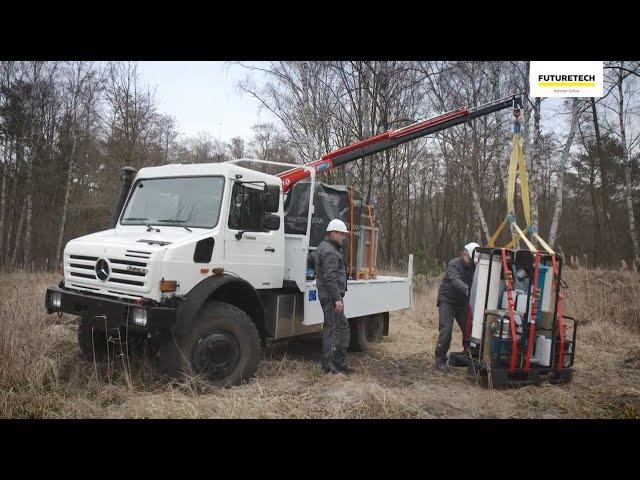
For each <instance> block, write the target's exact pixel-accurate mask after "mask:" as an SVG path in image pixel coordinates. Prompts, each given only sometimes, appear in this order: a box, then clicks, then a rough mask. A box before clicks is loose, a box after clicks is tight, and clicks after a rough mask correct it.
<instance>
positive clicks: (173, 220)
mask: <svg viewBox="0 0 640 480" xmlns="http://www.w3.org/2000/svg"><path fill="white" fill-rule="evenodd" d="M158 222H164V223H184V222H186V220H178V219H177V218H165V219H161V220H158ZM180 226H181V227H182V228H184V229H186V230H188V231H190V232H191V231H192V230H191V229H190V228H189V227H187V226H186V225H180Z"/></svg>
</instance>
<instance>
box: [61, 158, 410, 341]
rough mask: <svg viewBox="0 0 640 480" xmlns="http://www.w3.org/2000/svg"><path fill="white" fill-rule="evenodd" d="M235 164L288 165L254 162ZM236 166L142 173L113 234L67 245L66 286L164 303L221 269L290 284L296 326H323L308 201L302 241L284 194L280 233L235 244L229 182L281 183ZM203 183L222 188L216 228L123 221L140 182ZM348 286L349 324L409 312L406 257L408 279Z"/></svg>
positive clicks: (257, 283)
mask: <svg viewBox="0 0 640 480" xmlns="http://www.w3.org/2000/svg"><path fill="white" fill-rule="evenodd" d="M239 161H243V162H252V163H260V164H275V165H285V164H278V163H276V162H263V161H259V160H251V159H242V160H239ZM239 161H234V162H225V163H216V164H187V165H183V164H178V165H166V166H160V167H147V168H142V169H140V170H139V171H138V172H137V175H136V177H135V181H134V183H133V187H132V188H131V191H130V192H129V196H128V199H127V203H125V207H124V208H123V214H121V217H120V220H119V221H118V223H117V225H116V226H115V228H113V229H109V230H105V231H102V232H97V233H93V234H90V235H86V236H83V237H79V238H76V239H73V240H71V241H70V242H68V243H67V245H66V248H65V250H64V287H65V288H67V289H70V290H75V291H80V292H86V293H91V294H98V295H103V296H106V297H113V298H118V299H129V300H141V299H150V300H153V301H155V302H163V301H166V300H167V299H168V297H171V296H176V297H183V296H185V295H187V294H188V293H189V292H190V291H191V290H192V289H193V288H194V287H195V286H196V285H198V284H199V283H200V282H202V281H203V280H204V279H206V278H207V277H208V276H211V275H212V273H213V272H219V271H220V269H222V271H223V272H224V273H225V274H227V275H232V276H236V277H239V278H242V279H244V280H245V281H246V282H248V283H249V284H250V285H251V286H252V287H253V288H254V289H255V290H256V291H258V292H266V293H268V292H277V291H278V290H279V289H282V288H283V286H285V283H286V284H294V285H295V286H296V288H297V290H298V292H299V293H300V294H302V299H303V301H304V309H303V312H304V317H303V319H298V320H299V321H300V320H301V321H302V324H303V325H304V326H306V327H311V326H316V327H320V326H321V324H322V322H323V319H322V310H321V308H320V304H319V301H318V298H317V291H316V288H315V281H308V280H307V279H306V269H307V256H308V253H309V226H310V225H311V221H310V220H311V216H312V215H313V202H312V201H310V202H309V205H310V209H309V221H308V228H307V234H306V235H292V234H285V232H284V228H285V226H284V194H283V193H282V192H281V193H280V202H279V207H278V211H277V212H273V213H274V214H276V215H278V216H279V217H280V219H281V221H280V226H279V229H278V230H270V231H246V232H245V233H244V234H243V235H242V237H241V239H240V240H238V239H237V237H236V236H237V235H238V234H239V232H240V230H239V229H237V228H232V227H231V226H230V225H229V224H230V221H229V215H230V208H231V206H230V203H231V200H232V195H231V192H232V190H233V186H234V183H236V182H243V183H246V182H260V183H259V184H258V183H256V185H257V187H256V188H258V189H260V184H264V185H273V186H280V185H281V179H280V178H279V177H277V176H275V175H269V174H266V173H262V172H259V171H257V170H253V169H249V168H243V167H241V166H239V165H237V164H236V163H237V162H239ZM287 166H290V165H287ZM204 177H216V178H220V179H221V181H222V182H223V183H224V184H223V186H222V189H221V191H222V194H221V198H220V199H219V207H218V208H219V215H218V217H217V222H216V224H215V225H214V226H211V227H210V228H199V227H195V226H188V227H187V228H185V227H183V226H181V225H165V224H157V225H154V224H151V225H150V226H147V225H128V224H125V223H123V218H124V217H125V215H124V213H126V209H127V205H128V203H129V201H130V200H131V198H132V196H133V194H134V191H135V189H136V186H137V185H138V183H141V182H143V181H145V180H147V181H149V180H156V179H189V178H204ZM311 183H312V187H311V191H310V195H311V196H312V195H313V191H314V188H313V187H314V185H315V175H314V172H311ZM252 188H253V187H252ZM311 198H313V197H311ZM210 237H212V238H213V239H214V248H213V253H212V256H211V260H210V261H209V262H208V263H206V264H203V263H194V246H195V245H196V243H197V242H198V241H200V240H203V239H206V238H210ZM101 260H102V261H104V262H106V265H107V268H108V272H109V274H108V278H107V279H101V278H99V275H98V273H99V272H98V269H99V268H100V265H98V262H99V261H101ZM101 265H104V264H101ZM161 280H175V281H177V282H178V288H177V290H176V291H175V292H173V293H170V294H167V293H163V292H161V290H160V281H161ZM347 288H348V290H347V294H346V296H345V301H344V305H345V314H346V316H347V318H353V317H362V316H367V315H375V314H379V313H385V312H390V311H394V310H401V309H407V308H410V307H411V289H412V257H411V256H410V258H409V269H408V275H407V277H391V276H382V275H380V276H378V277H377V278H376V279H374V280H349V282H348V287H347ZM292 316H293V315H292ZM292 321H293V318H292ZM303 330H304V329H303ZM311 330H313V329H311ZM292 331H293V330H292Z"/></svg>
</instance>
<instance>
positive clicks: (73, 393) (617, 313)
mask: <svg viewBox="0 0 640 480" xmlns="http://www.w3.org/2000/svg"><path fill="white" fill-rule="evenodd" d="M0 275H2V276H3V280H4V281H3V282H0V285H1V287H0V288H2V291H0V299H1V300H0V302H1V303H0V417H9V418H18V417H20V418H25V417H28V418H87V417H100V418H123V417H129V418H149V417H153V418H156V417H173V418H175V417H179V418H238V417H242V418H267V417H269V418H440V417H458V418H460V417H463V418H483V417H484V418H487V417H489V418H514V417H517V418H523V417H524V418H530V417H532V418H561V417H573V418H575V417H600V418H604V417H606V418H611V417H618V418H637V417H638V416H640V349H639V346H640V318H639V317H640V283H639V278H638V275H637V274H635V273H631V272H604V271H597V270H585V269H577V270H567V271H566V273H565V278H566V280H567V282H568V283H569V287H570V288H569V290H568V291H567V292H566V294H567V302H566V305H567V308H566V310H567V313H568V314H569V313H570V314H573V315H575V316H576V317H578V318H580V319H581V320H583V324H582V325H581V326H580V330H579V332H578V346H577V360H576V365H575V372H574V373H575V378H574V381H573V383H571V384H569V385H563V386H541V387H533V386H532V387H525V388H520V389H516V390H484V389H481V388H479V387H477V386H476V385H475V384H474V383H473V382H472V380H470V379H469V378H468V377H467V375H466V371H465V370H464V369H458V370H455V371H453V372H452V373H451V374H449V375H446V376H445V375H442V374H438V373H435V372H432V371H431V370H430V369H429V366H430V364H431V361H432V351H433V347H434V344H435V340H436V336H437V312H436V308H435V293H436V289H437V279H436V280H434V279H426V278H421V279H420V281H419V282H418V284H417V285H416V290H415V296H414V307H413V309H412V310H411V311H410V312H403V313H394V314H392V318H391V328H390V335H389V337H385V338H384V339H383V341H382V342H381V343H380V344H378V345H377V346H376V347H375V348H374V349H373V350H372V351H369V352H365V353H361V354H350V355H349V356H350V362H351V364H352V365H353V366H356V367H357V368H358V370H359V372H358V373H357V374H354V375H352V376H348V377H343V376H341V377H333V376H325V375H322V374H321V373H320V369H319V367H318V363H317V360H318V358H319V356H320V345H319V342H318V341H317V340H316V339H309V340H306V341H296V342H290V343H288V344H278V345H274V346H272V347H271V348H270V349H269V350H268V351H267V356H266V359H265V361H264V362H263V363H262V364H261V367H260V370H259V372H258V376H257V378H256V379H255V380H254V381H252V382H251V383H249V384H247V385H243V386H240V387H234V388H229V389H214V388H209V387H207V386H205V385H202V384H199V383H198V382H197V381H194V380H190V379H187V380H185V381H184V382H170V381H167V380H166V379H163V378H159V377H158V376H156V375H155V374H154V373H153V372H152V371H151V370H150V368H149V367H148V366H147V365H145V364H144V363H142V362H141V361H137V362H134V363H133V364H132V365H131V366H129V365H127V364H126V363H122V362H120V363H119V362H118V361H116V363H115V365H113V366H112V368H111V369H110V370H109V371H108V372H106V373H105V372H98V371H97V369H96V368H95V366H94V365H92V364H91V363H88V362H83V361H81V360H80V359H79V358H78V355H77V344H76V341H75V331H74V325H75V322H74V318H73V317H69V316H63V317H58V316H55V315H46V313H45V311H44V307H43V294H44V289H45V287H46V286H48V285H53V284H56V283H57V281H58V280H59V277H58V275H57V274H47V273H42V274H33V273H32V274H28V273H12V274H7V273H4V274H3V273H0ZM456 335H458V333H456ZM459 344H460V337H459V336H456V338H455V339H454V342H453V348H454V349H457V347H458V346H459Z"/></svg>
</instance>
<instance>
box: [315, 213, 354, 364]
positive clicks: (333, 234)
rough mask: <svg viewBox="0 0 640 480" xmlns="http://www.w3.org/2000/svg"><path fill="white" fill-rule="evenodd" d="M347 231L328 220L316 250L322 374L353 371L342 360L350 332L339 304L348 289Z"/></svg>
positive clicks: (339, 221) (338, 222)
mask: <svg viewBox="0 0 640 480" xmlns="http://www.w3.org/2000/svg"><path fill="white" fill-rule="evenodd" d="M347 233H349V231H348V230H347V226H346V225H345V224H344V222H343V221H341V220H338V219H335V220H331V221H330V222H329V225H328V226H327V236H326V238H325V239H324V240H323V241H322V242H320V245H318V248H317V249H316V253H315V271H316V286H317V288H318V299H319V300H320V305H321V306H322V312H323V314H324V325H323V327H322V370H323V371H324V372H325V373H341V372H342V373H349V372H351V371H352V370H351V369H350V368H349V367H347V365H346V363H345V357H346V353H347V347H349V336H350V332H349V322H348V321H347V318H346V317H345V315H344V305H343V304H342V298H343V297H344V294H345V292H346V291H347V270H346V268H345V265H344V259H343V257H342V252H341V248H342V244H343V243H344V239H345V237H346V235H347Z"/></svg>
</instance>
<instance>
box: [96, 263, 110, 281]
mask: <svg viewBox="0 0 640 480" xmlns="http://www.w3.org/2000/svg"><path fill="white" fill-rule="evenodd" d="M96 276H97V277H98V278H99V279H100V280H102V281H103V282H104V281H105V280H106V279H107V278H109V264H108V263H107V261H106V260H105V259H104V258H101V259H100V260H98V261H97V262H96Z"/></svg>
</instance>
